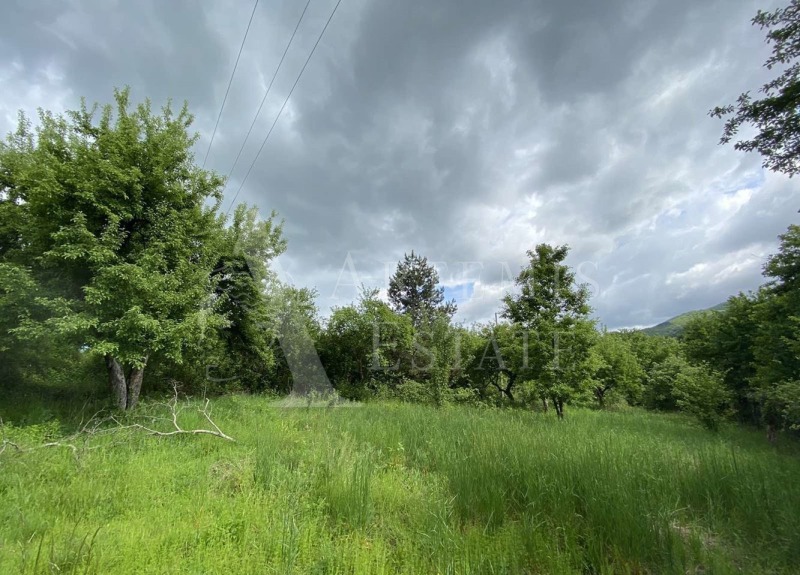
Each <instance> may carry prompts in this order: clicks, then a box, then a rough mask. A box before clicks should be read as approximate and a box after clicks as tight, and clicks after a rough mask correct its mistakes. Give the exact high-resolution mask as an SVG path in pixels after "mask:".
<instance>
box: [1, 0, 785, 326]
mask: <svg viewBox="0 0 800 575" xmlns="http://www.w3.org/2000/svg"><path fill="white" fill-rule="evenodd" d="M303 5H304V3H302V2H278V3H266V2H262V3H261V4H260V5H259V8H258V11H257V15H256V18H255V19H254V21H253V26H252V29H251V32H250V36H249V37H248V40H247V44H246V46H245V50H244V53H243V55H242V59H241V61H240V64H239V69H238V71H237V74H236V77H235V80H234V83H233V85H232V88H231V93H230V96H229V99H228V103H227V105H226V109H225V112H224V114H223V117H222V122H221V124H220V128H219V131H218V133H217V136H216V138H215V142H214V147H213V149H212V152H211V155H210V157H209V167H211V168H213V169H216V170H218V171H220V172H221V173H223V174H227V173H228V172H229V171H230V170H231V167H232V165H233V161H234V157H235V156H236V154H237V152H238V150H239V147H240V146H241V143H242V140H243V138H244V135H245V133H246V132H247V129H248V127H249V126H250V122H251V121H252V118H253V114H254V113H255V110H256V108H257V106H258V104H259V102H260V101H261V98H262V96H263V94H264V90H265V89H266V86H267V84H268V83H269V81H270V79H271V77H272V74H273V71H274V70H275V68H276V66H277V64H278V61H279V59H280V55H281V53H282V52H283V49H284V46H285V44H286V42H287V41H288V39H289V36H290V34H291V32H292V29H293V27H294V25H295V23H296V21H297V18H298V17H299V15H300V13H301V11H302V7H303ZM333 5H334V1H333V0H324V1H323V0H320V1H317V0H314V1H312V3H311V5H310V8H309V11H308V13H307V15H306V18H305V19H304V21H303V24H302V26H301V27H300V30H299V32H298V35H297V38H296V39H295V42H294V45H293V46H292V49H291V51H290V52H289V55H288V56H287V59H286V61H285V62H284V65H283V68H282V70H281V72H280V73H279V74H278V76H277V79H276V82H275V85H274V86H273V89H272V92H271V94H270V97H269V98H268V100H267V102H266V104H265V106H264V110H263V112H262V114H261V116H260V118H259V120H258V121H257V123H256V126H255V129H254V131H253V136H252V138H251V140H250V141H249V142H248V144H247V146H246V147H245V149H244V153H243V155H242V158H241V160H240V161H239V164H238V165H237V167H236V169H235V170H234V171H233V175H232V179H231V181H230V183H229V186H228V188H227V190H226V197H227V199H228V201H229V202H230V201H231V200H232V199H233V197H234V194H235V193H236V190H238V189H239V187H240V185H241V182H242V178H243V176H244V173H245V172H246V171H247V168H248V166H250V164H251V162H252V161H253V158H254V157H255V154H256V150H257V149H258V147H259V146H260V145H261V142H262V140H263V138H264V136H265V134H266V133H267V130H268V129H269V127H270V125H271V124H272V121H273V119H274V118H275V115H276V114H277V112H278V110H279V108H280V106H281V104H282V102H283V101H284V98H285V97H286V95H287V93H288V91H289V89H290V88H291V85H292V83H293V82H294V79H295V77H296V74H297V73H298V71H299V69H300V67H301V66H302V65H303V62H304V61H305V58H306V56H307V54H308V52H309V50H310V49H311V47H312V46H313V44H314V42H315V41H316V39H317V35H318V34H319V31H320V30H321V29H322V27H323V26H324V24H325V21H326V19H327V18H328V15H329V13H330V10H331V9H332V8H333ZM251 7H252V4H250V3H249V2H237V3H226V2H208V3H202V4H198V3H194V2H188V1H175V2H158V1H156V0H150V1H143V2H138V3H125V2H99V1H90V0H84V1H79V0H73V1H72V2H55V1H53V2H47V1H44V0H41V1H34V2H23V1H19V2H15V3H11V4H6V5H4V6H3V8H2V12H3V18H2V24H0V26H2V30H3V35H2V37H1V38H0V49H2V50H3V53H4V55H5V58H4V62H5V63H4V64H2V65H0V77H1V78H3V80H4V86H5V87H8V89H7V90H4V94H3V95H1V96H0V123H4V124H3V127H4V128H6V129H8V128H10V124H9V122H10V118H12V117H13V110H14V109H16V108H20V107H21V108H25V109H26V110H31V109H32V108H34V107H35V106H38V105H41V106H44V107H47V108H53V109H63V108H64V107H73V106H75V105H76V103H77V99H78V98H79V96H81V95H85V96H87V98H88V99H89V100H99V101H101V102H105V101H108V100H109V99H110V96H111V90H112V88H113V87H114V86H121V85H124V84H130V85H131V86H132V88H133V90H134V96H135V97H137V98H141V97H145V96H149V97H151V98H152V99H153V100H155V101H156V102H162V101H163V100H165V99H166V98H168V97H172V98H174V99H176V100H179V101H180V100H183V99H187V100H189V102H190V104H191V107H192V110H193V111H194V112H195V113H196V115H197V124H196V127H197V129H199V130H200V131H201V133H202V135H203V137H202V138H201V140H200V142H199V143H198V148H197V156H198V157H199V158H201V159H202V157H203V156H204V155H205V151H206V148H207V146H208V138H209V137H210V132H211V128H213V124H214V121H215V120H216V115H217V112H218V110H219V105H220V103H221V100H222V96H223V94H224V90H225V87H226V85H227V80H228V77H229V74H230V70H231V67H232V65H233V61H234V59H235V57H236V52H237V51H238V48H239V43H240V42H241V38H242V34H243V32H244V27H245V25H246V23H247V18H248V17H249V14H250V9H251ZM769 7H770V6H769V2H767V4H766V5H765V4H764V3H760V4H759V5H758V6H756V5H755V4H754V3H753V2H751V1H749V0H741V1H736V2H732V1H730V0H710V1H709V2H702V3H697V2H690V1H689V0H678V1H674V2H667V1H665V0H613V1H610V2H593V1H589V0H580V1H578V0H569V1H564V2H546V1H544V0H539V1H528V0H498V1H496V2H478V1H477V0H469V1H465V0H440V1H438V2H433V3H431V2H421V1H409V2H390V1H388V0H344V2H342V4H341V7H340V9H339V11H338V13H337V14H336V17H335V18H334V20H333V21H332V23H331V25H330V27H329V29H328V31H327V32H326V36H325V38H324V39H323V41H322V43H321V44H320V46H319V48H318V49H317V52H316V53H315V55H314V58H313V59H312V61H311V63H310V64H309V66H308V68H307V69H306V72H305V75H304V76H303V78H302V79H301V82H300V84H299V85H298V87H297V90H296V91H295V93H294V94H293V96H292V99H291V100H290V102H289V104H288V106H287V108H286V110H285V111H284V113H283V116H282V117H281V119H280V121H279V123H278V124H277V126H276V129H275V131H274V132H273V134H272V136H271V138H270V140H269V142H268V143H267V144H266V146H265V147H264V150H263V153H262V154H261V156H260V157H259V159H258V161H257V162H256V163H255V165H254V168H253V171H252V173H251V174H250V176H249V178H248V179H247V181H246V183H245V185H244V186H243V187H242V191H241V193H240V195H239V196H238V197H237V201H247V202H250V203H255V204H257V205H258V206H259V207H260V208H262V210H263V211H264V212H265V213H268V212H269V211H270V210H272V209H276V210H278V212H279V213H280V214H281V216H282V217H284V218H285V219H286V228H285V229H286V234H287V237H288V239H289V251H288V253H287V254H286V255H285V256H283V257H282V258H281V260H280V262H279V263H280V267H281V270H282V273H283V275H284V277H286V278H289V279H291V280H292V281H294V282H296V283H298V284H302V285H310V286H317V287H318V288H319V292H320V297H319V303H320V306H321V307H322V308H323V312H325V311H326V310H327V307H328V306H330V305H341V304H342V303H346V301H347V300H348V298H352V297H353V296H355V295H356V292H357V287H356V286H357V285H358V284H359V283H366V284H367V285H374V286H378V287H382V286H384V284H385V278H386V276H387V273H390V272H391V269H392V265H393V264H392V262H396V261H397V260H398V259H399V258H400V257H402V255H403V253H404V252H406V251H410V250H411V249H414V250H416V251H419V252H421V253H424V254H426V255H427V256H428V257H429V258H430V259H431V260H433V261H438V262H441V265H440V273H441V276H442V280H443V281H444V282H445V283H446V284H447V285H448V286H451V287H452V288H453V289H459V287H458V286H463V285H466V284H469V285H473V288H472V292H471V294H467V295H465V296H464V298H463V301H460V302H459V305H460V310H461V311H460V313H459V317H460V318H461V319H462V320H464V321H473V320H487V319H490V318H492V317H493V314H494V311H495V310H496V309H497V308H498V305H499V298H500V297H501V296H502V293H503V291H504V290H505V289H508V288H509V287H510V279H511V277H513V275H515V274H516V273H517V272H518V271H519V268H520V266H521V265H522V264H523V263H524V261H525V251H526V250H527V249H530V248H532V247H533V246H534V245H535V244H536V243H537V242H541V241H547V242H551V243H569V244H570V245H571V246H572V248H573V251H572V253H571V256H570V262H571V263H572V264H573V265H574V266H576V267H578V268H579V269H580V270H581V274H580V277H581V280H582V281H587V282H588V283H590V284H591V285H592V289H593V293H594V294H595V295H594V305H595V308H596V314H597V315H598V317H600V318H601V319H602V321H603V322H604V323H606V324H607V325H609V327H619V326H625V325H647V324H652V323H656V322H658V321H660V320H662V319H665V318H666V317H668V316H671V315H675V314H677V313H680V312H682V311H686V310H687V309H693V308H696V307H703V306H706V305H713V304H715V303H718V302H719V301H722V300H724V299H725V298H726V297H727V296H728V295H729V294H731V293H735V292H737V291H739V290H747V289H752V288H754V287H755V286H756V285H758V283H759V281H760V276H759V273H760V266H761V263H762V262H763V258H765V257H766V255H767V254H768V253H769V252H770V251H772V250H774V249H775V246H776V240H775V238H776V236H777V234H779V233H781V232H782V231H783V230H784V229H785V227H786V226H787V225H788V224H789V223H792V222H794V221H796V220H797V217H796V214H795V213H794V212H795V210H796V208H797V207H800V206H793V205H792V201H793V200H792V198H791V186H790V182H788V181H786V180H785V179H782V178H780V177H777V176H774V175H768V176H766V177H765V176H764V174H762V171H761V169H760V165H759V164H760V162H759V159H758V158H757V157H754V156H748V155H743V154H740V153H738V152H735V151H734V150H732V149H731V148H730V147H727V148H725V147H719V146H717V140H718V138H719V134H720V130H721V126H720V122H719V121H716V120H713V119H711V118H709V117H708V116H707V111H708V109H710V108H711V107H713V106H715V105H718V104H721V103H726V102H729V101H732V100H733V99H734V98H735V97H736V96H737V95H738V93H739V92H741V91H744V90H747V89H751V88H754V87H756V86H758V85H760V83H762V82H763V80H764V79H765V77H766V75H765V74H767V72H766V71H764V70H763V69H762V68H761V63H762V62H763V60H764V59H765V56H766V54H767V48H766V47H765V46H764V42H763V36H762V34H761V32H759V31H758V30H757V29H754V28H752V27H751V26H750V25H749V19H750V18H751V17H752V16H753V14H754V13H755V12H756V10H757V9H758V8H769ZM465 262H473V263H465ZM351 263H352V266H353V269H355V272H356V276H357V277H354V276H353V274H352V273H351V268H350V267H349V266H350V264H351ZM337 284H339V288H338V289H337ZM344 284H348V285H344ZM334 296H335V297H334Z"/></svg>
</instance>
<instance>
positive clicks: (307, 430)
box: [0, 396, 800, 574]
mask: <svg viewBox="0 0 800 575" xmlns="http://www.w3.org/2000/svg"><path fill="white" fill-rule="evenodd" d="M214 416H215V419H216V420H217V422H218V423H219V424H220V426H221V427H222V429H223V430H225V431H226V432H227V433H229V434H231V435H233V436H234V437H236V438H237V440H238V442H237V443H235V444H233V443H227V442H224V441H221V440H219V439H216V438H213V437H203V436H193V437H172V438H156V437H148V436H143V435H126V436H125V439H126V441H125V442H124V443H122V444H116V445H112V444H111V442H112V441H114V438H113V437H104V438H99V439H96V440H95V441H94V443H93V445H102V444H103V443H104V442H107V443H108V445H102V446H101V447H100V448H99V449H95V450H92V451H87V452H85V453H83V454H81V455H79V457H78V458H77V459H76V458H75V457H74V456H73V454H72V453H71V451H69V450H65V449H61V450H59V449H56V448H54V449H47V450H39V451H36V452H31V453H25V454H19V455H18V454H13V453H11V452H10V451H8V450H7V451H6V452H5V453H4V454H2V455H0V573H22V574H26V573H28V574H32V573H103V574H105V573H159V574H160V573H220V574H229V573H303V574H305V573H355V574H361V573H387V574H388V573H443V574H444V573H615V574H616V573H770V572H775V573H790V572H793V571H795V569H796V566H797V565H799V564H800V535H799V534H800V481H798V478H800V459H798V456H797V451H796V450H795V449H794V446H792V445H787V446H784V447H783V448H782V449H781V450H775V449H774V448H770V447H769V446H767V445H765V444H764V440H763V438H762V437H761V436H760V435H755V434H752V433H750V432H748V431H745V430H741V429H736V428H729V429H725V430H723V431H722V432H721V433H720V434H716V435H715V434H710V433H708V432H705V431H704V430H702V429H699V428H698V427H696V426H695V425H694V424H692V423H691V422H690V421H689V420H687V419H684V418H683V417H678V416H664V415H657V414H649V413H643V412H638V411H632V412H595V411H580V410H571V411H569V412H568V413H567V419H566V420H565V421H563V422H559V421H557V420H556V419H555V418H554V417H551V416H550V414H546V415H543V414H536V413H527V412H520V411H494V410H475V409H468V408H445V409H441V410H436V409H434V408H429V407H423V406H411V405H394V404H370V405H366V406H356V407H333V408H304V407H296V408H288V409H287V408H279V407H276V404H275V403H274V402H271V401H269V400H267V399H263V398H258V397H241V396H235V397H227V398H222V399H219V400H217V401H216V402H215V403H214ZM193 418H194V419H193ZM185 423H186V425H187V426H190V425H192V424H193V423H194V424H195V425H196V426H201V425H202V423H203V422H202V421H201V419H200V417H199V416H197V415H193V414H192V413H190V412H188V411H187V412H186V413H185ZM61 432H63V429H62V428H61V427H59V425H58V424H56V423H51V424H44V425H27V426H26V425H21V424H20V425H12V426H11V427H10V428H9V429H8V430H7V433H8V434H9V436H10V437H15V438H17V439H18V440H19V441H21V442H25V443H26V444H34V443H36V442H41V441H44V440H45V439H47V438H51V437H53V436H54V435H55V434H58V433H61ZM116 439H117V440H118V439H120V438H119V437H116Z"/></svg>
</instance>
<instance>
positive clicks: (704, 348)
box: [684, 225, 800, 438]
mask: <svg viewBox="0 0 800 575" xmlns="http://www.w3.org/2000/svg"><path fill="white" fill-rule="evenodd" d="M780 240H781V243H780V251H779V253H778V254H776V255H774V256H772V257H771V258H770V259H769V261H768V262H767V263H766V265H765V266H764V275H765V276H766V277H767V278H768V281H767V282H766V283H765V284H764V285H763V286H762V287H761V288H760V289H759V290H758V291H757V292H755V293H749V294H743V293H742V294H739V295H737V296H734V297H731V298H730V299H729V300H728V304H727V306H726V307H725V309H724V310H723V311H719V312H714V313H709V314H705V315H703V316H699V317H697V318H695V319H694V320H693V321H692V322H690V323H689V325H688V326H687V328H686V332H685V335H684V342H685V347H686V351H687V355H688V357H689V358H691V359H692V360H694V361H698V362H704V363H706V364H707V365H709V366H711V367H712V368H714V369H715V370H716V371H717V372H719V373H720V374H721V379H722V385H721V386H720V395H719V397H718V399H719V401H720V402H721V403H725V404H728V405H729V406H730V409H731V411H732V413H733V414H734V415H735V416H736V417H737V418H738V419H739V420H740V421H742V422H745V423H752V424H757V425H764V426H766V427H767V429H768V430H769V434H770V437H771V438H773V437H774V433H775V430H776V429H781V428H788V429H797V428H798V427H800V226H796V225H793V226H790V227H789V230H788V231H787V232H786V233H785V234H783V235H781V236H780Z"/></svg>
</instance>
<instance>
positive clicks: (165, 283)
mask: <svg viewBox="0 0 800 575" xmlns="http://www.w3.org/2000/svg"><path fill="white" fill-rule="evenodd" d="M115 101H116V105H115V106H111V105H108V106H105V107H104V108H103V109H102V111H101V113H100V114H99V117H98V114H97V106H95V107H93V108H91V109H88V108H87V107H86V105H85V104H84V105H82V106H81V108H80V109H79V110H77V111H72V112H68V113H67V114H66V116H55V115H53V114H50V113H48V112H41V113H40V116H39V126H38V127H37V128H36V129H35V130H32V129H31V126H30V123H29V122H28V121H27V120H26V119H25V118H21V120H20V123H19V127H18V129H17V131H16V132H15V133H14V134H12V135H11V136H10V137H9V138H8V140H7V142H6V143H5V144H3V145H2V147H0V174H2V181H1V182H0V185H1V186H2V190H0V192H1V193H2V197H3V198H4V205H3V206H2V208H3V211H4V212H11V213H12V214H15V215H14V217H16V218H18V223H17V224H14V226H16V227H14V226H9V224H8V218H7V217H4V218H3V224H2V225H0V228H2V229H1V230H0V232H1V233H3V234H5V236H6V239H8V240H9V243H8V244H5V245H4V247H3V250H2V257H3V259H4V260H5V263H8V264H9V265H15V266H17V267H19V268H22V269H24V270H26V272H25V273H27V274H29V275H30V277H32V278H33V279H34V280H35V281H36V283H37V284H38V285H39V286H40V288H41V290H42V295H41V296H40V297H38V298H37V303H38V304H39V305H40V306H43V307H45V308H46V309H47V315H48V317H47V319H45V320H44V321H38V320H37V319H36V318H33V317H28V318H22V322H21V324H20V325H19V326H18V327H16V328H15V333H16V334H17V335H18V336H21V337H26V338H34V337H36V336H42V335H46V334H51V333H62V334H67V335H69V336H71V337H74V338H75V339H76V341H78V342H79V345H80V346H81V347H82V348H83V349H85V350H88V351H89V352H91V353H93V354H97V355H100V356H102V357H103V358H104V359H105V363H106V366H107V370H108V373H109V378H110V381H111V384H112V389H113V393H114V399H115V403H116V405H117V406H118V407H119V408H121V409H130V408H132V407H134V406H135V405H136V403H137V401H138V398H139V393H140V390H141V386H142V379H143V374H144V369H145V365H146V364H147V362H148V359H149V358H151V357H153V356H155V355H158V356H160V357H164V358H167V359H168V360H170V361H174V362H180V361H181V360H182V354H183V351H184V348H185V343H186V341H187V340H190V339H193V338H196V337H198V334H202V333H203V332H204V330H206V329H210V328H212V329H213V328H215V327H216V326H218V325H221V324H222V320H221V318H219V316H217V315H216V314H214V313H212V311H211V307H212V306H210V305H209V304H210V300H211V294H212V292H213V286H212V279H211V278H212V274H211V271H212V270H213V268H214V265H215V263H217V261H218V259H219V257H218V256H219V247H220V241H221V239H222V227H223V223H224V222H223V220H224V218H221V217H219V216H217V214H216V206H217V205H218V202H219V201H220V198H221V187H222V183H223V182H222V179H221V178H220V177H218V176H216V175H215V174H213V173H211V172H207V171H204V170H202V169H200V168H198V167H197V166H196V165H195V164H194V163H193V158H192V155H191V147H192V145H193V143H194V142H195V140H196V137H194V136H192V135H190V134H189V132H188V129H189V126H190V125H191V122H192V116H191V115H190V114H189V112H188V109H187V107H186V106H185V105H184V107H183V108H182V109H181V110H180V112H179V113H177V114H174V113H173V111H172V109H171V107H170V106H169V105H167V106H166V107H164V108H163V110H162V111H161V113H159V114H154V113H153V112H152V110H151V106H150V103H149V102H145V103H143V104H140V105H138V106H136V107H132V106H131V105H130V101H129V91H128V90H127V89H125V90H122V91H116V92H115ZM8 202H11V204H9V203H8ZM12 204H13V205H12ZM10 227H14V229H13V230H11V231H9V229H10Z"/></svg>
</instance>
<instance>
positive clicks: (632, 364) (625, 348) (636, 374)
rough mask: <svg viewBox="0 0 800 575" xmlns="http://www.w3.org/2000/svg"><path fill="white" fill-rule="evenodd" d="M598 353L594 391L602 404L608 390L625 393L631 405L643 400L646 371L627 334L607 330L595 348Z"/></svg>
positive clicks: (593, 383) (596, 355) (595, 353)
mask: <svg viewBox="0 0 800 575" xmlns="http://www.w3.org/2000/svg"><path fill="white" fill-rule="evenodd" d="M592 353H593V354H594V356H595V363H594V373H593V374H592V392H593V393H594V396H595V398H596V399H597V402H598V403H599V404H600V407H603V406H604V405H605V398H606V394H608V392H618V393H621V394H622V395H623V396H624V397H625V399H626V400H627V401H628V403H629V404H631V405H634V404H636V403H638V402H639V400H640V398H641V394H642V382H643V379H644V377H645V372H644V370H643V369H642V367H641V366H640V365H639V361H638V360H637V358H636V355H634V353H633V351H632V350H631V348H630V346H629V344H628V342H627V340H626V339H625V338H624V336H621V335H620V334H617V333H604V334H602V336H601V337H600V338H599V339H598V340H597V343H596V344H595V345H594V347H593V348H592Z"/></svg>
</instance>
